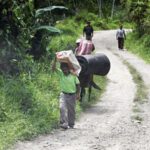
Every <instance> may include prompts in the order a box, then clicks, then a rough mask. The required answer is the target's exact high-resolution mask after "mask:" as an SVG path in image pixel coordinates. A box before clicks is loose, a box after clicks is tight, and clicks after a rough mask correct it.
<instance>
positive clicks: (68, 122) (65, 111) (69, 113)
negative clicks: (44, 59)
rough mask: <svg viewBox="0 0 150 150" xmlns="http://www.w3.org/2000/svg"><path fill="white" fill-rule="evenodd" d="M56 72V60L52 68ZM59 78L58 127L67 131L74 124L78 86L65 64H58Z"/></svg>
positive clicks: (76, 80) (78, 96)
mask: <svg viewBox="0 0 150 150" xmlns="http://www.w3.org/2000/svg"><path fill="white" fill-rule="evenodd" d="M52 70H53V71H54V70H56V58H55V61H54V63H53V66H52ZM57 72H58V74H59V77H60V87H61V93H60V99H59V102H60V127H61V128H63V129H67V128H68V127H70V128H73V127H74V124H75V104H76V99H79V98H80V84H79V80H78V78H77V76H75V75H73V74H71V73H70V69H69V66H68V64H67V63H60V69H57Z"/></svg>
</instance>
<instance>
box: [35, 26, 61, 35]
mask: <svg viewBox="0 0 150 150" xmlns="http://www.w3.org/2000/svg"><path fill="white" fill-rule="evenodd" d="M39 30H43V31H46V32H48V33H59V34H60V33H61V31H60V30H59V29H57V28H55V27H52V26H40V27H37V28H35V31H39Z"/></svg>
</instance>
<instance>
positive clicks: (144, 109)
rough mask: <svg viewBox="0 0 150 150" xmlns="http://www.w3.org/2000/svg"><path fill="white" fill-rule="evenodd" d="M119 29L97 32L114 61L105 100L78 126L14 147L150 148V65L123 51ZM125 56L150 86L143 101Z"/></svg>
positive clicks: (44, 149) (99, 48)
mask: <svg viewBox="0 0 150 150" xmlns="http://www.w3.org/2000/svg"><path fill="white" fill-rule="evenodd" d="M115 33H116V31H115V30H111V31H102V32H95V34H94V39H93V41H94V43H95V47H96V53H104V54H106V55H107V56H108V57H109V59H110V62H111V70H110V72H109V74H108V75H107V78H108V81H109V83H108V86H107V88H106V92H105V93H104V94H103V95H102V97H101V98H100V99H101V101H100V102H98V103H97V104H96V105H94V106H93V107H92V108H90V109H88V110H87V111H86V112H85V113H83V114H82V115H81V117H80V119H79V120H78V121H77V122H76V125H75V129H68V130H66V131H62V130H60V129H58V130H55V131H53V132H52V134H50V135H47V136H41V137H39V138H37V139H35V140H33V141H26V142H19V143H18V144H17V145H16V146H15V148H14V150H95V149H97V150H150V102H149V101H150V65H148V64H145V63H144V61H142V60H141V59H139V58H138V57H136V56H134V55H132V54H130V53H129V52H128V51H126V50H125V51H119V50H118V49H117V41H116V39H115ZM124 60H125V61H127V62H128V63H129V64H130V65H131V66H132V67H133V68H135V69H136V71H137V73H138V74H140V76H141V77H142V80H143V82H144V85H145V86H146V88H147V90H148V93H147V99H146V100H144V102H143V103H139V104H137V102H135V101H134V98H135V95H136V93H137V87H138V85H137V84H136V82H135V81H134V80H133V75H132V74H131V73H130V70H129V66H128V65H127V64H125V63H124ZM136 106H138V108H137V111H135V107H136ZM138 117H139V118H140V121H139V120H138V119H136V118H138Z"/></svg>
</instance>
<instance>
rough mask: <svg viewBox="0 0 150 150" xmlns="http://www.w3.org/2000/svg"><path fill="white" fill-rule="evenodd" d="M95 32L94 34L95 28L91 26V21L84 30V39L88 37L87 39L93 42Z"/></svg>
mask: <svg viewBox="0 0 150 150" xmlns="http://www.w3.org/2000/svg"><path fill="white" fill-rule="evenodd" d="M93 32H94V30H93V27H92V26H91V23H90V21H87V24H86V26H84V28H83V37H84V35H86V39H87V38H88V39H90V40H92V37H93Z"/></svg>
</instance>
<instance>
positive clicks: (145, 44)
mask: <svg viewBox="0 0 150 150" xmlns="http://www.w3.org/2000/svg"><path fill="white" fill-rule="evenodd" d="M149 41H150V36H149V35H145V36H143V37H141V38H140V39H139V38H137V35H136V33H134V32H133V33H132V32H131V33H128V35H127V39H126V48H127V49H128V50H129V51H131V52H132V53H134V54H136V55H138V56H140V57H141V58H143V59H144V60H145V61H146V62H147V63H150V48H149V45H150V42H149Z"/></svg>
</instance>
